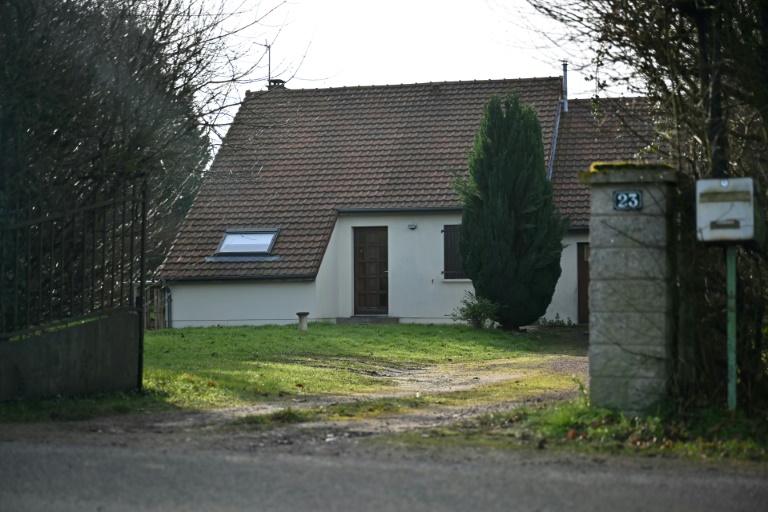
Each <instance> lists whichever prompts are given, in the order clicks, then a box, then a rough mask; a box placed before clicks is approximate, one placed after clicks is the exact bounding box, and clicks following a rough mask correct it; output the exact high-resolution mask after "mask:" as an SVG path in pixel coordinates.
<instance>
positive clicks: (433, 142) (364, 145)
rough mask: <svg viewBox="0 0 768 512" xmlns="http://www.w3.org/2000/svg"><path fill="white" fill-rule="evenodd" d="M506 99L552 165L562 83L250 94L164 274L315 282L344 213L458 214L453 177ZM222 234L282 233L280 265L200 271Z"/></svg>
mask: <svg viewBox="0 0 768 512" xmlns="http://www.w3.org/2000/svg"><path fill="white" fill-rule="evenodd" d="M510 90H516V91H518V92H519V93H520V96H521V100H522V101H523V102H524V103H530V104H533V105H534V106H535V107H536V109H537V110H538V113H539V120H540V122H541V125H542V129H543V135H544V141H545V148H544V150H545V154H547V155H548V154H549V148H550V143H551V140H552V134H553V132H554V125H555V118H556V115H557V105H558V100H559V98H560V91H561V79H560V77H555V78H536V79H523V80H489V81H476V82H444V83H428V84H415V85H395V86H372V87H352V88H346V87H345V88H334V89H310V90H289V89H280V88H278V89H272V90H270V91H264V92H256V93H249V94H248V95H247V96H246V99H245V101H244V102H243V105H242V106H241V107H240V111H239V112H238V114H237V117H236V119H235V122H234V123H233V125H232V127H231V128H230V130H229V132H228V134H227V137H226V139H225V141H224V144H223V146H222V148H221V149H220V151H219V153H218V154H217V156H216V159H215V162H214V164H213V166H212V168H211V169H210V170H209V171H208V173H207V175H206V177H205V182H204V184H203V186H202V187H201V189H200V192H199V193H198V196H197V198H196V199H195V202H194V204H193V206H192V208H191V209H190V211H189V213H188V214H187V217H186V219H185V221H184V224H183V225H182V228H181V231H180V233H179V235H178V236H177V238H176V241H175V242H174V245H173V247H172V248H171V251H170V254H169V255H168V257H167V259H166V261H165V263H164V264H163V267H162V268H161V270H160V274H161V275H162V276H163V277H165V278H168V279H201V278H218V277H221V278H236V277H241V278H245V277H251V278H261V277H267V278H280V277H285V278H297V277H311V276H314V275H316V274H317V271H318V269H319V266H320V262H321V260H322V257H323V254H324V253H325V249H326V246H327V244H328V241H329V239H330V236H331V232H332V230H333V226H334V224H335V221H336V217H337V215H338V210H339V209H343V208H441V207H458V199H457V197H456V194H455V193H454V191H453V189H452V188H451V180H452V178H451V175H450V173H449V172H448V170H449V169H456V170H463V169H464V168H465V167H466V155H467V151H468V149H469V147H470V146H471V144H472V140H473V137H474V133H475V130H476V129H477V125H478V122H479V120H480V117H481V116H482V110H483V106H484V105H485V103H487V101H488V99H489V98H490V96H491V95H493V94H498V95H501V96H504V95H506V93H507V92H508V91H510ZM228 228H230V229H231V228H279V229H280V234H279V236H278V238H277V241H276V243H275V246H274V248H273V251H272V252H273V254H276V255H278V256H279V259H278V260H277V261H238V262H232V261H217V262H213V261H206V258H209V257H211V256H213V254H214V253H215V252H216V249H217V247H218V244H219V242H220V241H221V237H222V235H223V234H224V230H225V229H228Z"/></svg>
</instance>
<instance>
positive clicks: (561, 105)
mask: <svg viewBox="0 0 768 512" xmlns="http://www.w3.org/2000/svg"><path fill="white" fill-rule="evenodd" d="M563 112H568V61H565V60H564V61H563V99H561V100H560V101H558V103H557V116H556V117H555V133H554V135H553V136H552V148H551V149H550V151H549V166H548V167H549V168H548V169H547V179H548V180H549V181H552V169H553V168H554V165H555V153H556V152H557V136H558V134H559V133H560V117H561V116H562V115H563Z"/></svg>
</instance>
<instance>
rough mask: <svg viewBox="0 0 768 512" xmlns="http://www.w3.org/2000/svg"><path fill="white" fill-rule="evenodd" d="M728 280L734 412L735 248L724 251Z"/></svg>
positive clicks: (730, 404) (732, 403) (730, 397)
mask: <svg viewBox="0 0 768 512" xmlns="http://www.w3.org/2000/svg"><path fill="white" fill-rule="evenodd" d="M725 259H726V273H727V280H728V409H729V410H731V411H735V410H736V246H735V245H729V246H728V248H727V249H726V258H725Z"/></svg>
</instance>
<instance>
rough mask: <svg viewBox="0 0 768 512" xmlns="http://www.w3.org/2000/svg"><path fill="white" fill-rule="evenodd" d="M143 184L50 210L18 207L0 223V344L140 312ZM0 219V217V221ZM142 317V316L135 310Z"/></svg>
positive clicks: (143, 291)
mask: <svg viewBox="0 0 768 512" xmlns="http://www.w3.org/2000/svg"><path fill="white" fill-rule="evenodd" d="M146 192H147V190H146V183H145V182H144V181H143V180H142V181H141V182H135V183H127V184H125V185H124V187H123V188H122V191H121V194H120V196H119V197H117V198H113V199H109V200H105V201H101V202H97V203H95V204H91V205H89V206H85V207H81V208H75V209H72V210H70V211H66V212H63V213H55V214H50V213H49V214H41V213H39V212H34V213H35V214H36V218H31V217H32V216H33V213H29V212H27V214H26V217H27V220H21V219H23V217H22V216H21V215H20V213H19V212H13V214H10V213H9V212H6V214H5V215H4V216H3V218H4V219H5V224H0V341H4V340H7V339H10V338H13V337H17V336H21V335H24V334H28V333H33V332H37V331H42V330H45V329H49V328H53V327H57V326H61V325H66V324H68V323H71V322H76V321H79V320H83V319H87V318H90V317H94V316H101V315H105V314H108V313H110V312H112V311H118V310H126V309H133V310H136V309H138V310H139V311H142V310H143V304H144V294H145V277H144V275H145V269H144V254H145V240H146V216H147V203H146V197H147V195H146ZM0 222H2V221H0ZM139 316H140V317H142V318H143V316H144V315H139Z"/></svg>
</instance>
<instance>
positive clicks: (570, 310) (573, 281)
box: [544, 232, 589, 323]
mask: <svg viewBox="0 0 768 512" xmlns="http://www.w3.org/2000/svg"><path fill="white" fill-rule="evenodd" d="M579 242H589V234H588V233H586V232H580V233H569V234H567V235H566V236H565V239H564V240H563V243H564V244H565V245H566V247H565V249H563V254H562V256H561V257H560V268H561V269H562V273H561V274H560V280H559V281H558V282H557V286H556V287H555V293H554V295H553V296H552V302H551V303H550V304H549V307H548V308H547V312H546V313H545V315H544V317H545V318H546V319H547V320H554V318H555V315H559V316H560V319H561V320H562V321H567V320H568V319H570V320H571V321H572V322H574V323H575V322H577V321H578V318H579V283H578V272H577V265H578V257H577V253H576V246H577V244H578V243H579Z"/></svg>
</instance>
